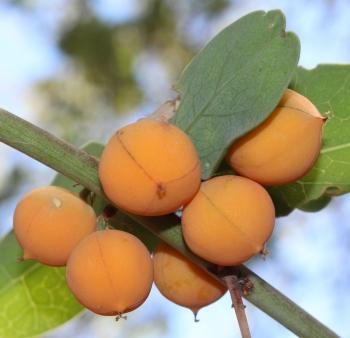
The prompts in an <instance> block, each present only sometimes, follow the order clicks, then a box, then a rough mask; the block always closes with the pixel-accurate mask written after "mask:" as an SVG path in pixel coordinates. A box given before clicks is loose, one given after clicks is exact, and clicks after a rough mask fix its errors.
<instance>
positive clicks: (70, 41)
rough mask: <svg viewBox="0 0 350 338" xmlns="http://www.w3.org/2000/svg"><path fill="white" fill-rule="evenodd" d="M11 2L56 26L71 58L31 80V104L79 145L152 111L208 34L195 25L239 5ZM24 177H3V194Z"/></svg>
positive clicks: (62, 49)
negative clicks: (117, 6)
mask: <svg viewBox="0 0 350 338" xmlns="http://www.w3.org/2000/svg"><path fill="white" fill-rule="evenodd" d="M4 2H8V4H9V5H12V6H16V7H19V8H20V9H21V10H25V11H27V12H29V13H31V14H32V15H33V16H36V17H37V18H38V20H39V21H41V22H40V25H42V29H51V30H54V32H55V40H56V46H57V49H58V53H60V54H61V57H62V58H63V62H62V65H61V66H60V68H59V70H58V71H56V72H55V73H54V74H53V75H52V76H50V77H48V78H45V79H41V80H39V81H37V82H36V83H35V85H34V86H33V87H32V88H31V92H30V97H31V104H32V106H33V110H34V111H35V113H36V114H37V116H38V119H39V120H40V122H41V126H42V127H44V128H49V129H50V131H52V132H53V133H55V134H56V135H59V136H61V137H63V138H64V139H66V140H68V141H69V142H72V143H74V144H76V145H81V144H83V143H86V142H87V141H88V140H90V139H106V136H105V135H108V134H110V133H111V132H112V131H113V130H115V129H116V127H117V126H118V121H125V119H120V120H118V119H117V118H118V117H119V118H120V117H124V118H126V119H128V115H133V114H135V112H141V114H143V115H145V114H147V113H149V112H151V111H152V109H156V107H157V106H158V105H159V104H160V103H161V102H162V100H167V99H169V98H172V97H174V95H175V93H174V92H173V91H172V90H171V88H170V86H169V83H175V82H176V79H177V78H178V76H179V74H180V72H181V70H182V69H183V67H184V66H185V65H186V64H187V63H188V61H189V60H190V59H191V57H192V56H193V55H194V54H195V52H196V51H197V50H198V46H199V45H202V43H203V42H204V41H205V39H206V36H207V34H206V32H202V33H201V36H199V37H194V38H193V39H191V35H190V34H188V28H189V27H191V26H193V25H196V24H197V22H202V21H203V20H205V21H207V20H210V19H211V18H214V17H215V16H217V15H220V13H222V12H223V11H224V10H225V8H227V6H229V5H230V6H232V3H230V1H228V0H218V1H215V0H205V1H185V0H181V1H176V2H175V1H163V0H145V1H131V3H130V4H128V5H127V6H130V13H126V14H125V15H124V17H118V15H117V16H115V17H113V16H112V17H110V18H109V17H108V15H101V13H99V10H98V2H99V1H93V0H91V1H88V0H71V1H63V2H62V3H61V4H60V5H59V6H57V8H52V9H51V10H55V11H57V13H55V14H57V17H56V18H55V20H53V22H47V21H45V19H43V18H41V16H40V11H44V10H45V5H43V3H42V2H41V1H34V0H33V1H31V0H4ZM116 14H117V13H116ZM52 26H53V27H52ZM202 26H203V27H202V28H203V29H205V26H204V25H203V23H202ZM159 79H160V80H161V81H162V82H163V83H159V82H157V81H159ZM162 85H163V87H162ZM164 85H165V86H164ZM145 112H146V113H145ZM119 123H123V122H119ZM23 179H25V173H24V172H23V170H22V171H21V169H20V168H15V169H14V170H13V172H11V173H10V177H8V178H7V180H6V182H7V183H6V184H5V185H0V200H2V199H6V198H9V197H10V196H11V195H13V194H14V193H15V192H16V186H17V185H19V184H21V183H23Z"/></svg>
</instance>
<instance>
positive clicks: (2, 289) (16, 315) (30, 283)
mask: <svg viewBox="0 0 350 338" xmlns="http://www.w3.org/2000/svg"><path fill="white" fill-rule="evenodd" d="M101 149H103V147H102V146H101V145H99V144H96V143H90V144H88V145H86V146H85V147H84V150H86V151H87V152H89V153H90V154H92V155H95V156H98V155H99V154H100V151H101ZM53 184H54V185H57V186H62V187H65V188H67V189H69V190H71V191H75V192H80V191H82V190H83V187H82V186H79V185H76V184H75V183H74V182H73V181H71V180H69V179H67V178H65V177H64V176H62V175H57V176H56V178H55V180H54V181H53ZM96 205H97V206H100V204H99V203H97V204H96ZM21 254H22V249H21V248H20V247H19V245H18V243H17V241H16V239H15V236H14V234H13V232H12V231H11V232H10V233H9V234H8V235H7V236H6V237H5V238H3V239H2V241H1V242H0V304H1V311H0V337H1V338H20V337H23V338H29V337H32V336H37V335H38V334H40V333H43V332H45V331H48V330H51V329H52V328H54V327H57V326H58V325H60V324H63V323H65V322H66V321H67V320H69V319H71V318H72V317H74V316H75V315H77V314H78V313H79V312H81V311H82V310H83V307H82V306H81V305H80V304H79V303H78V302H77V301H76V300H75V298H74V297H73V295H72V294H71V293H70V291H69V289H68V287H67V285H66V281H65V269H64V268H52V267H48V266H45V265H42V264H39V263H36V262H34V261H26V262H17V258H18V257H20V256H21Z"/></svg>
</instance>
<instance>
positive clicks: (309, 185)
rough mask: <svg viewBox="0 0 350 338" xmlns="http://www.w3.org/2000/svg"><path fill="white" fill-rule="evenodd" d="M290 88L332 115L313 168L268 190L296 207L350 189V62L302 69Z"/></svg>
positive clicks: (326, 125)
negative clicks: (284, 183)
mask: <svg viewBox="0 0 350 338" xmlns="http://www.w3.org/2000/svg"><path fill="white" fill-rule="evenodd" d="M290 87H291V88H292V89H294V90H296V91H297V92H299V93H301V94H302V95H304V96H306V97H307V98H309V99H310V100H311V101H312V102H313V103H314V104H315V105H316V107H317V108H318V109H319V111H320V113H321V114H322V115H324V116H326V115H327V116H330V118H329V119H328V121H327V122H326V124H325V127H324V136H323V144H322V149H321V154H320V156H319V158H318V160H317V162H316V164H315V166H314V167H313V168H312V170H311V171H310V172H309V173H308V174H307V175H306V176H304V177H303V178H302V179H300V180H298V181H297V182H295V183H292V184H288V185H285V186H281V187H274V188H270V189H269V190H270V192H271V193H272V194H275V195H278V196H279V198H280V200H281V201H283V203H284V204H285V205H286V206H287V207H288V208H290V209H293V208H302V206H303V205H307V204H308V203H310V201H314V200H319V201H320V200H322V199H320V198H321V197H322V196H329V197H331V196H335V195H341V194H345V193H347V192H349V191H350V132H349V130H350V65H320V66H318V67H317V68H315V69H312V70H307V69H304V68H299V69H298V71H297V73H296V75H295V77H294V79H293V81H292V82H291V85H290ZM305 137H306V138H307V135H305ZM325 205H326V204H325Z"/></svg>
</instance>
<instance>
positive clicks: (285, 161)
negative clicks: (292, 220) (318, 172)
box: [226, 89, 325, 186]
mask: <svg viewBox="0 0 350 338" xmlns="http://www.w3.org/2000/svg"><path fill="white" fill-rule="evenodd" d="M324 121H325V119H324V118H323V117H322V116H321V115H320V113H319V112H318V110H317V108H316V107H315V106H314V105H313V104H312V103H311V102H310V101H309V100H308V99H307V98H306V97H305V96H302V95H300V94H298V93H297V92H295V91H293V90H290V89H288V90H287V91H286V92H285V94H284V96H283V98H282V100H281V101H280V103H279V104H278V106H277V107H276V109H275V110H274V111H273V113H272V114H271V116H270V117H269V118H268V119H267V120H266V121H265V122H263V123H262V124H261V125H259V126H258V127H257V128H255V129H254V130H252V131H251V132H249V133H248V134H246V135H245V136H243V137H242V138H240V139H239V140H238V141H237V142H235V143H234V144H233V145H232V147H231V148H230V150H229V152H228V154H227V157H226V160H227V162H228V163H229V164H230V166H231V167H232V168H233V169H234V170H235V171H237V172H238V173H239V174H240V175H242V176H245V177H248V178H250V179H252V180H254V181H256V182H259V183H261V184H263V185H268V186H271V185H281V184H287V183H290V182H294V181H296V180H297V179H299V178H301V177H302V176H304V175H305V174H306V173H307V172H308V171H309V170H310V169H311V167H312V166H313V164H314V163H315V161H316V160H317V157H318V155H319V153H320V148H321V139H322V131H323V125H324Z"/></svg>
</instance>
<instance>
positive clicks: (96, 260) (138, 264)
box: [66, 230, 153, 316]
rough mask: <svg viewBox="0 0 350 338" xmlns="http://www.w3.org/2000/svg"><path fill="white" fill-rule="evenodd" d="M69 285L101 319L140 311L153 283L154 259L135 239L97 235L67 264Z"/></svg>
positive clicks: (117, 233)
mask: <svg viewBox="0 0 350 338" xmlns="http://www.w3.org/2000/svg"><path fill="white" fill-rule="evenodd" d="M66 277H67V283H68V286H69V288H70V290H71V291H72V293H73V294H74V295H75V297H76V298H77V299H78V300H79V302H80V303H81V304H83V305H84V306H85V307H87V308H88V309H90V310H91V311H93V312H95V313H98V314H101V315H111V316H112V315H119V316H120V315H121V314H123V313H125V312H129V311H132V310H134V309H136V308H137V307H139V306H140V305H141V304H142V303H143V302H144V301H145V300H146V298H147V296H148V294H149V292H150V290H151V286H152V283H153V265H152V260H151V256H150V254H149V252H148V250H147V248H146V247H145V246H144V244H143V243H142V242H141V241H140V240H139V239H138V238H137V237H135V236H134V235H131V234H129V233H127V232H124V231H119V230H103V231H97V232H94V233H93V234H91V235H89V236H88V237H86V238H85V239H84V240H82V241H81V242H80V243H79V244H78V246H77V247H76V248H75V249H74V250H73V252H72V254H71V255H70V257H69V260H68V263H67V271H66Z"/></svg>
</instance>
